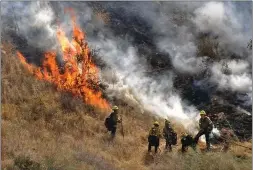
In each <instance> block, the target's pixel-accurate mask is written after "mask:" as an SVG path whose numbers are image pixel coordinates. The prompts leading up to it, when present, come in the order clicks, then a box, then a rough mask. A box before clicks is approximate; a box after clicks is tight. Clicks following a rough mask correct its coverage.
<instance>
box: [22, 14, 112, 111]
mask: <svg viewBox="0 0 253 170" xmlns="http://www.w3.org/2000/svg"><path fill="white" fill-rule="evenodd" d="M72 24H73V39H72V41H69V40H68V38H67V37H66V35H65V32H64V31H63V30H62V29H61V28H59V29H58V30H57V34H56V36H57V40H58V41H59V44H60V46H61V50H62V54H63V55H62V56H63V57H62V58H63V61H64V68H59V67H58V65H57V62H56V52H54V51H50V52H46V53H45V58H44V61H43V63H42V67H36V66H34V65H32V64H29V63H27V61H26V59H25V57H24V56H23V55H22V54H21V53H20V52H17V55H18V58H19V59H20V61H21V63H22V64H23V65H24V66H25V67H26V68H27V69H28V70H29V71H30V72H31V73H32V74H34V75H35V76H36V77H37V78H38V79H40V80H46V81H48V82H51V83H53V84H55V85H56V87H57V89H58V90H62V91H68V92H71V93H72V94H73V95H74V96H79V97H82V98H83V100H84V102H85V103H87V104H90V105H93V106H96V107H99V108H101V109H109V108H110V107H109V104H108V102H107V101H106V100H105V99H104V98H103V97H102V92H101V91H100V89H99V88H98V75H99V70H98V68H97V67H96V65H95V64H94V63H93V62H92V60H91V53H90V50H89V47H88V44H87V42H85V33H84V32H83V31H82V30H81V29H80V28H79V27H78V26H77V24H76V20H75V16H74V15H73V14H72Z"/></svg>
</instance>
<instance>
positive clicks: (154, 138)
mask: <svg viewBox="0 0 253 170" xmlns="http://www.w3.org/2000/svg"><path fill="white" fill-rule="evenodd" d="M160 137H161V132H160V129H159V123H158V122H157V121H155V122H154V124H153V126H152V128H151V129H150V131H149V136H148V142H149V144H148V152H149V153H150V152H151V147H152V146H154V147H155V153H157V150H158V147H159V144H160Z"/></svg>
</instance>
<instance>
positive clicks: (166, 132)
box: [163, 119, 175, 152]
mask: <svg viewBox="0 0 253 170" xmlns="http://www.w3.org/2000/svg"><path fill="white" fill-rule="evenodd" d="M173 134H175V132H174V130H173V128H172V127H171V124H170V121H169V120H168V119H165V125H164V128H163V137H164V138H165V141H166V145H165V149H166V150H169V151H170V152H171V151H172V147H171V145H172V140H173V137H174V135H173Z"/></svg>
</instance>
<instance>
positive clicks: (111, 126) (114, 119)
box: [105, 106, 121, 138]
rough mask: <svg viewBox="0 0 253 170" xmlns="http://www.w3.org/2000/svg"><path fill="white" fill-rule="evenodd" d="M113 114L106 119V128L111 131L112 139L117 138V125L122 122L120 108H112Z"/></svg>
mask: <svg viewBox="0 0 253 170" xmlns="http://www.w3.org/2000/svg"><path fill="white" fill-rule="evenodd" d="M112 110H113V112H112V113H111V114H110V116H109V117H108V118H107V119H106V122H105V124H106V127H107V129H108V130H109V131H111V136H112V138H114V137H115V134H116V130H117V124H118V123H120V122H121V119H120V118H119V117H118V110H119V108H118V106H113V107H112Z"/></svg>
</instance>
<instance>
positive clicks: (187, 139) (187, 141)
mask: <svg viewBox="0 0 253 170" xmlns="http://www.w3.org/2000/svg"><path fill="white" fill-rule="evenodd" d="M181 144H182V150H181V151H182V153H184V152H186V151H187V150H188V147H189V146H190V147H191V148H192V149H193V150H195V151H196V145H195V143H194V139H193V137H192V136H191V135H190V134H187V133H182V134H181Z"/></svg>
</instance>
